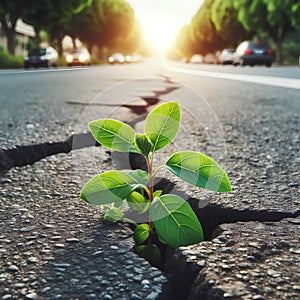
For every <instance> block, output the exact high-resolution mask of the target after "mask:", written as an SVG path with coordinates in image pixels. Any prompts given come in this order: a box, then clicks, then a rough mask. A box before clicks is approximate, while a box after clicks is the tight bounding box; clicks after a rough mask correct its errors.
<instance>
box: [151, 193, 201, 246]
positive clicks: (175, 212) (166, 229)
mask: <svg viewBox="0 0 300 300" xmlns="http://www.w3.org/2000/svg"><path fill="white" fill-rule="evenodd" d="M150 217H151V220H152V222H153V225H154V227H155V230H156V231H157V234H158V235H159V236H160V237H161V238H162V240H163V241H165V242H166V243H167V244H168V245H169V246H171V247H173V248H177V247H181V246H188V245H192V244H196V243H199V242H201V241H203V240H204V238H203V231H202V227H201V224H200V222H199V220H198V219H197V217H196V215H195V213H194V211H193V210H192V208H191V206H190V205H189V203H188V202H186V201H185V200H183V199H182V198H180V197H179V196H176V195H170V194H167V195H163V196H161V197H159V198H155V199H154V200H153V202H152V203H151V205H150Z"/></svg>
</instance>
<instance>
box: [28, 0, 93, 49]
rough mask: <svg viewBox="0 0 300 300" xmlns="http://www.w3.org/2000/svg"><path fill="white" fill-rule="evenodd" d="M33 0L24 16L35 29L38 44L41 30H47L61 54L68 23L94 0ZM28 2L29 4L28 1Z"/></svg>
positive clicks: (51, 40)
mask: <svg viewBox="0 0 300 300" xmlns="http://www.w3.org/2000/svg"><path fill="white" fill-rule="evenodd" d="M27 1H28V0H27ZM31 1H32V3H31V5H28V8H27V9H26V10H24V11H23V13H22V17H23V18H24V20H25V21H26V22H27V23H28V24H30V25H32V26H33V27H34V29H35V32H36V35H37V38H36V46H38V44H39V34H40V32H41V30H45V31H47V33H48V34H49V37H50V42H51V43H52V44H53V45H54V46H56V48H57V49H58V52H59V54H60V55H61V54H62V45H61V42H62V39H63V38H64V36H65V35H66V31H67V28H68V24H69V23H70V21H71V19H72V17H73V16H74V15H76V14H78V13H79V12H81V11H82V10H83V9H84V8H85V7H86V6H89V5H91V3H92V0H68V1H60V0H39V1H34V0H31ZM23 2H24V1H23ZM26 3H27V4H28V2H26Z"/></svg>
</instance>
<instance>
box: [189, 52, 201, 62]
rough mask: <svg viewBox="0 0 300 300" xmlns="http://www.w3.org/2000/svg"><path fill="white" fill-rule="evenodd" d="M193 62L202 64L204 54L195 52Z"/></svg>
mask: <svg viewBox="0 0 300 300" xmlns="http://www.w3.org/2000/svg"><path fill="white" fill-rule="evenodd" d="M190 63H191V64H202V63H203V56H202V55H201V54H194V55H193V56H192V58H191V60H190Z"/></svg>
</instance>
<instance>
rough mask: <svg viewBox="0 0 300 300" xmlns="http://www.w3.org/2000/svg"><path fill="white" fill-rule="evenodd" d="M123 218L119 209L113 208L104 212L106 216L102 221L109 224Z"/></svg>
mask: <svg viewBox="0 0 300 300" xmlns="http://www.w3.org/2000/svg"><path fill="white" fill-rule="evenodd" d="M123 216H124V214H123V212H122V211H121V210H120V209H119V208H117V207H114V208H112V209H110V210H109V211H108V212H106V214H105V215H104V219H105V220H107V221H110V222H117V221H120V220H121V219H122V218H123Z"/></svg>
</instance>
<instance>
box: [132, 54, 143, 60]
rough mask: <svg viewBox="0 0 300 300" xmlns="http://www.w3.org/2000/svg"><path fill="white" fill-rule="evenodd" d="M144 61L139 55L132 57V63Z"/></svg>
mask: <svg viewBox="0 0 300 300" xmlns="http://www.w3.org/2000/svg"><path fill="white" fill-rule="evenodd" d="M143 60H144V58H143V56H142V55H141V54H139V53H134V54H133V55H132V62H142V61H143Z"/></svg>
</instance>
